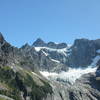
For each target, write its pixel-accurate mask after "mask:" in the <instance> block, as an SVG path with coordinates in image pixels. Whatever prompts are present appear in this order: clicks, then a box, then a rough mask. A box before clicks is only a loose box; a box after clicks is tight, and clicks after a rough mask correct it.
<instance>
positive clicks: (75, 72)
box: [40, 55, 100, 84]
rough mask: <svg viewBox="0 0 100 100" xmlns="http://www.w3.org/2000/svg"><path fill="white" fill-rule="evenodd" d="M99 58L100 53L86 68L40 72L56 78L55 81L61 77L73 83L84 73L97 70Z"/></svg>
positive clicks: (52, 78) (51, 78)
mask: <svg viewBox="0 0 100 100" xmlns="http://www.w3.org/2000/svg"><path fill="white" fill-rule="evenodd" d="M99 60H100V56H99V55H98V56H96V57H95V58H94V59H93V62H92V63H91V65H90V66H88V67H87V68H85V69H82V68H78V69H72V68H70V69H69V71H67V72H64V71H63V72H61V73H56V72H53V73H50V72H46V71H40V73H41V74H42V75H44V76H45V77H46V78H47V79H50V80H55V81H56V80H57V79H59V80H63V81H65V82H70V83H71V84H73V83H74V82H75V81H76V80H77V79H79V78H80V77H81V76H82V75H84V74H88V73H91V72H95V71H96V69H97V67H96V64H97V62H98V61H99Z"/></svg>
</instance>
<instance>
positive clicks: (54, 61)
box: [51, 59, 60, 63]
mask: <svg viewBox="0 0 100 100" xmlns="http://www.w3.org/2000/svg"><path fill="white" fill-rule="evenodd" d="M51 60H52V61H53V62H56V63H60V61H58V60H55V59H51Z"/></svg>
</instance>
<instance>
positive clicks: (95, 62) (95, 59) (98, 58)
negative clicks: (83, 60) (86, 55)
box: [90, 55, 100, 67]
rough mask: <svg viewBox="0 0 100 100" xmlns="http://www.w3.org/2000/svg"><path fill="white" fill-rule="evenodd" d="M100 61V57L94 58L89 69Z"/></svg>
mask: <svg viewBox="0 0 100 100" xmlns="http://www.w3.org/2000/svg"><path fill="white" fill-rule="evenodd" d="M99 60H100V56H99V55H98V56H96V57H95V58H94V59H93V62H92V63H91V65H90V67H91V66H92V67H95V66H96V64H97V62H98V61H99Z"/></svg>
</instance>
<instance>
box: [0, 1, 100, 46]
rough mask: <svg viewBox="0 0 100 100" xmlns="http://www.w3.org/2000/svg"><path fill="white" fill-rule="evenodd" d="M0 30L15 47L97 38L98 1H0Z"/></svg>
mask: <svg viewBox="0 0 100 100" xmlns="http://www.w3.org/2000/svg"><path fill="white" fill-rule="evenodd" d="M0 31H1V32H2V33H3V35H4V36H5V38H6V40H7V41H9V42H10V43H11V44H13V45H15V46H21V45H22V44H24V43H26V42H28V43H30V44H32V43H33V41H34V40H36V38H38V37H40V38H42V39H43V40H45V41H54V42H66V43H69V44H72V43H73V41H74V40H75V39H76V38H89V39H97V38H100V0H0Z"/></svg>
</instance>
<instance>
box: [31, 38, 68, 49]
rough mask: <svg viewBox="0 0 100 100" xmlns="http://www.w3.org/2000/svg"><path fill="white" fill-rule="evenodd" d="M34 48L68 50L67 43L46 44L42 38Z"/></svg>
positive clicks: (34, 44) (35, 43)
mask: <svg viewBox="0 0 100 100" xmlns="http://www.w3.org/2000/svg"><path fill="white" fill-rule="evenodd" d="M32 46H34V47H49V48H53V49H62V48H66V47H67V44H66V43H58V44H57V43H55V42H48V43H46V42H44V41H43V40H42V39H41V38H38V39H37V40H36V41H35V42H34V43H33V45H32Z"/></svg>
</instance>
